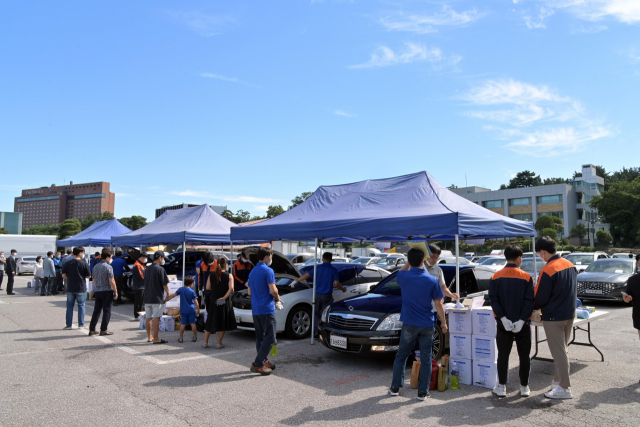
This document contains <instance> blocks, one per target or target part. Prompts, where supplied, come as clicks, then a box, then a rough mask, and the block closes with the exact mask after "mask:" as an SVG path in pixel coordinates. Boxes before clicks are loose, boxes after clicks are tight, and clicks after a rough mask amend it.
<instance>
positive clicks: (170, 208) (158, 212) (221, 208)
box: [156, 203, 227, 219]
mask: <svg viewBox="0 0 640 427" xmlns="http://www.w3.org/2000/svg"><path fill="white" fill-rule="evenodd" d="M196 206H200V205H192V204H189V203H181V204H179V205H172V206H163V207H161V208H158V209H156V219H157V218H158V217H159V216H160V215H162V214H163V213H165V212H166V211H175V210H177V209H183V208H195V207H196ZM209 207H210V208H211V209H213V210H214V211H215V212H217V213H219V214H220V215H222V211H225V210H227V207H226V206H214V205H209Z"/></svg>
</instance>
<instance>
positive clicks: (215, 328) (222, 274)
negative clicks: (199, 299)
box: [203, 257, 238, 348]
mask: <svg viewBox="0 0 640 427" xmlns="http://www.w3.org/2000/svg"><path fill="white" fill-rule="evenodd" d="M227 265H228V262H227V259H226V258H225V257H221V258H220V259H219V260H218V265H217V266H216V270H215V272H213V273H212V274H210V275H209V278H208V279H207V290H208V291H210V292H209V295H210V299H209V301H207V324H206V325H205V328H204V329H205V333H204V345H203V347H204V348H208V347H209V336H210V335H211V334H214V333H216V332H217V333H218V343H217V344H216V348H223V347H224V344H222V338H224V333H225V332H226V331H235V330H236V329H237V328H238V325H237V324H236V316H235V314H234V312H233V306H232V305H231V293H232V292H233V276H231V275H230V274H229V273H227V272H226V270H227Z"/></svg>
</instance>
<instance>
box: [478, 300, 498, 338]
mask: <svg viewBox="0 0 640 427" xmlns="http://www.w3.org/2000/svg"><path fill="white" fill-rule="evenodd" d="M471 323H472V324H473V334H474V335H476V334H478V335H491V336H493V337H495V336H496V334H497V333H498V329H497V327H496V319H495V317H494V315H493V310H492V309H491V307H481V308H474V309H473V310H471Z"/></svg>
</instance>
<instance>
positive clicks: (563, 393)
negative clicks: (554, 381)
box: [544, 387, 573, 399]
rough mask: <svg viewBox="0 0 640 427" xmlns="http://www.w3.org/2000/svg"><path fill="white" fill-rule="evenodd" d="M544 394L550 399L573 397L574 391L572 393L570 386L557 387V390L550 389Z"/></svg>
mask: <svg viewBox="0 0 640 427" xmlns="http://www.w3.org/2000/svg"><path fill="white" fill-rule="evenodd" d="M544 395H545V397H548V398H549V399H573V393H571V389H570V388H567V389H564V388H562V387H556V389H555V390H553V391H548V392H546V393H545V394H544Z"/></svg>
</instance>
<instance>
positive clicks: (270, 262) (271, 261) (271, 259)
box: [267, 258, 273, 267]
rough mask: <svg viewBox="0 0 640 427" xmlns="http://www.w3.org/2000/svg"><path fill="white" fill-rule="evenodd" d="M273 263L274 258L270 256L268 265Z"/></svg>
mask: <svg viewBox="0 0 640 427" xmlns="http://www.w3.org/2000/svg"><path fill="white" fill-rule="evenodd" d="M272 263H273V258H269V262H268V263H267V267H271V264H272Z"/></svg>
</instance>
